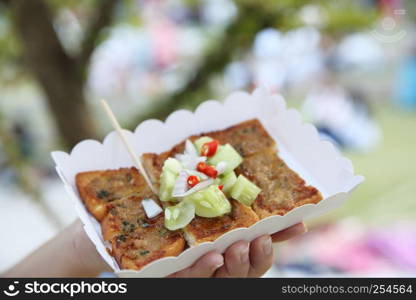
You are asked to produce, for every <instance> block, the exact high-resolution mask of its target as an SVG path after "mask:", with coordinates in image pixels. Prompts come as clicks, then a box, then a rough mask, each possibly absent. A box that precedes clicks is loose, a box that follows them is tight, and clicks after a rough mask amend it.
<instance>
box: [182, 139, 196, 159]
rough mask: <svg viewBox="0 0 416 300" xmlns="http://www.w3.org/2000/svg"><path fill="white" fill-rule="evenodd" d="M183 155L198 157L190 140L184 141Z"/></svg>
mask: <svg viewBox="0 0 416 300" xmlns="http://www.w3.org/2000/svg"><path fill="white" fill-rule="evenodd" d="M185 154H188V155H191V156H199V155H198V151H197V150H196V148H195V146H194V144H193V143H192V142H191V141H190V140H186V142H185Z"/></svg>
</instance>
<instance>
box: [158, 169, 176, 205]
mask: <svg viewBox="0 0 416 300" xmlns="http://www.w3.org/2000/svg"><path fill="white" fill-rule="evenodd" d="M177 177H178V175H176V174H174V173H173V172H170V171H166V170H164V171H162V175H161V176H160V188H159V198H160V200H161V201H171V200H172V199H173V198H172V192H173V188H174V186H175V182H176V178H177Z"/></svg>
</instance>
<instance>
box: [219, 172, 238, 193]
mask: <svg viewBox="0 0 416 300" xmlns="http://www.w3.org/2000/svg"><path fill="white" fill-rule="evenodd" d="M236 181H237V175H235V173H234V172H229V173H226V174H224V175H222V176H221V183H220V184H222V185H223V186H224V187H223V188H222V191H223V192H224V193H228V192H230V191H231V188H232V187H233V186H234V184H235V182H236Z"/></svg>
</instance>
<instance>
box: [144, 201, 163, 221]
mask: <svg viewBox="0 0 416 300" xmlns="http://www.w3.org/2000/svg"><path fill="white" fill-rule="evenodd" d="M142 206H143V209H144V211H145V213H146V216H147V217H148V218H149V219H151V218H154V217H156V216H157V215H158V214H160V213H161V212H162V211H163V210H162V208H161V207H160V206H159V205H158V204H157V203H156V202H155V201H154V200H153V199H150V198H149V199H143V200H142Z"/></svg>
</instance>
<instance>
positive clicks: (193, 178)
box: [187, 175, 200, 188]
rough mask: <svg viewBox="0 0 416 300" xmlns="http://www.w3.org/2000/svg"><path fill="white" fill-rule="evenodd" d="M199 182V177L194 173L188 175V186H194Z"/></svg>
mask: <svg viewBox="0 0 416 300" xmlns="http://www.w3.org/2000/svg"><path fill="white" fill-rule="evenodd" d="M199 182H200V180H199V178H198V177H197V176H195V175H191V176H189V177H188V180H187V183H188V186H189V187H191V188H192V187H194V186H196V185H197V184H198V183H199Z"/></svg>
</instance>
